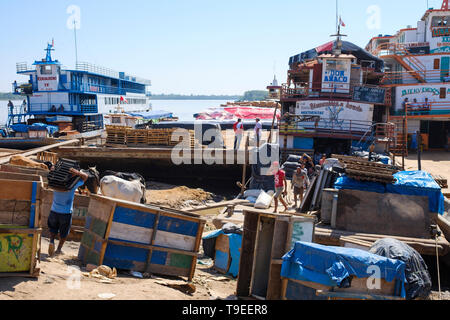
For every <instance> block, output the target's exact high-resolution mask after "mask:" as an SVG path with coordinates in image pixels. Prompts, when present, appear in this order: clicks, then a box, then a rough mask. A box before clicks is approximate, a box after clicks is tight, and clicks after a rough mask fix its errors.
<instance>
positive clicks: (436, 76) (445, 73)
mask: <svg viewBox="0 0 450 320" xmlns="http://www.w3.org/2000/svg"><path fill="white" fill-rule="evenodd" d="M414 73H415V72H414V71H395V72H386V73H385V76H384V78H383V80H382V84H387V85H389V84H415V83H419V81H418V80H417V79H416V78H415V77H414ZM422 76H423V79H424V80H425V81H426V82H432V83H433V82H434V83H439V82H450V69H438V70H425V71H423V73H422Z"/></svg>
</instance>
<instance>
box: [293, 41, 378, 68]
mask: <svg viewBox="0 0 450 320" xmlns="http://www.w3.org/2000/svg"><path fill="white" fill-rule="evenodd" d="M334 48H336V41H334V42H331V43H326V44H324V45H322V46H319V47H317V48H315V49H311V50H308V51H305V52H303V53H300V54H298V55H295V56H293V57H291V58H290V59H289V65H290V66H292V65H293V64H296V63H303V62H305V61H308V60H311V59H315V58H317V57H318V56H319V55H320V54H326V53H332V51H333V49H334ZM342 53H343V54H352V55H354V56H355V57H356V58H357V59H358V60H360V61H361V60H364V61H373V62H374V65H375V70H376V71H377V72H382V71H383V69H384V61H383V60H382V59H380V58H377V57H375V56H374V55H372V54H370V53H369V52H367V51H366V50H364V49H362V48H360V47H358V46H357V45H356V44H353V43H351V42H348V41H342Z"/></svg>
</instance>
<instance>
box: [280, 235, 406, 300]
mask: <svg viewBox="0 0 450 320" xmlns="http://www.w3.org/2000/svg"><path fill="white" fill-rule="evenodd" d="M371 266H376V267H378V268H379V269H380V270H381V272H380V273H379V275H380V277H381V278H382V279H384V280H386V281H387V282H392V281H396V287H397V289H399V290H396V291H399V293H400V296H401V297H402V298H405V296H406V292H405V283H406V277H405V267H406V265H405V263H404V262H403V261H400V260H393V259H389V258H385V257H382V256H379V255H376V254H373V253H369V252H367V251H363V250H359V249H352V248H343V247H329V246H323V245H319V244H316V243H306V242H297V243H296V244H295V246H294V249H292V250H291V251H290V252H288V253H287V254H286V255H285V256H284V257H283V264H282V267H281V276H282V277H284V278H288V279H293V280H299V281H307V282H314V283H319V284H322V285H324V286H329V287H339V288H346V287H349V286H350V280H351V277H352V276H355V277H357V278H369V277H374V276H376V275H375V274H374V273H373V272H370V270H371V269H370V268H369V267H371Z"/></svg>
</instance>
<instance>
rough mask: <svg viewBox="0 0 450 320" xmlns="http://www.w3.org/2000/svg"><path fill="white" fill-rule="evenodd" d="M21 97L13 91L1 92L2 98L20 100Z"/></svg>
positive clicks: (0, 97) (0, 96)
mask: <svg viewBox="0 0 450 320" xmlns="http://www.w3.org/2000/svg"><path fill="white" fill-rule="evenodd" d="M20 99H21V97H20V96H17V95H15V94H12V93H4V92H0V100H20Z"/></svg>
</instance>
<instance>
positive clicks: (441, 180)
mask: <svg viewBox="0 0 450 320" xmlns="http://www.w3.org/2000/svg"><path fill="white" fill-rule="evenodd" d="M431 176H432V177H433V179H434V180H435V181H436V182H437V184H438V185H439V186H440V187H441V188H442V189H447V188H448V180H447V178H445V177H443V176H440V175H438V174H432V175H431Z"/></svg>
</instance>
